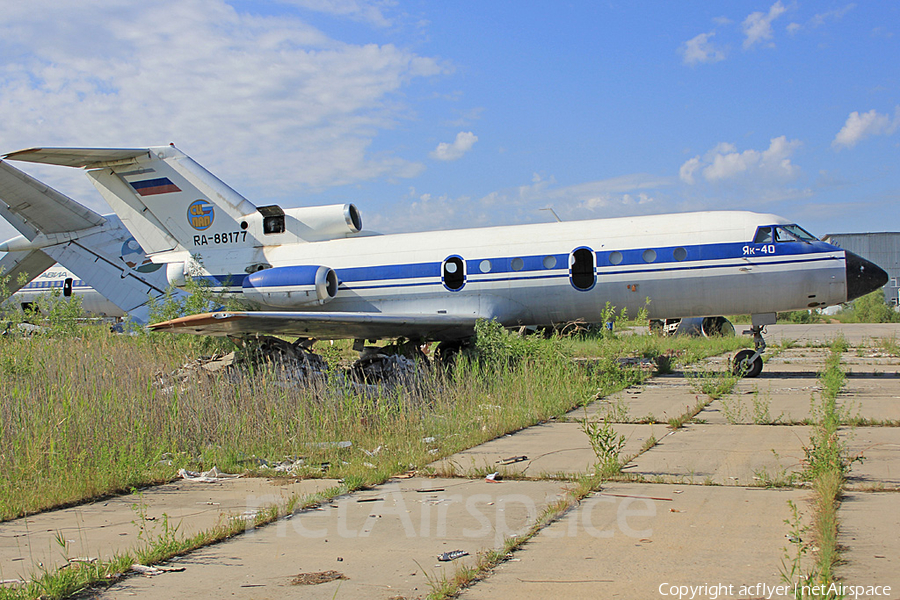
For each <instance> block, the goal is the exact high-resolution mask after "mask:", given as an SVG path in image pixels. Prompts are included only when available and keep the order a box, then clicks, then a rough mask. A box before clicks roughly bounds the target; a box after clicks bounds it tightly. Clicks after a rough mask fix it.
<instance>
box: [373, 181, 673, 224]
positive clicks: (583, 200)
mask: <svg viewBox="0 0 900 600" xmlns="http://www.w3.org/2000/svg"><path fill="white" fill-rule="evenodd" d="M673 183H675V182H674V181H673V180H672V179H670V178H660V177H655V176H653V175H647V174H643V173H638V174H634V175H626V176H622V177H615V178H612V179H605V180H599V181H588V182H585V183H579V184H574V185H568V186H560V185H558V182H557V181H556V178H555V177H553V176H552V175H547V176H544V175H537V174H533V175H532V176H531V180H530V182H529V183H528V184H524V185H520V186H517V187H513V188H509V189H503V190H497V191H494V192H491V193H489V194H486V195H484V196H481V197H480V198H479V197H471V196H458V197H452V196H449V195H447V194H437V193H435V194H431V193H422V192H420V191H417V190H415V189H413V188H410V190H409V194H408V195H407V196H406V198H405V199H404V202H403V203H398V204H397V205H395V206H393V207H391V208H389V209H388V210H387V211H384V212H382V213H380V214H376V215H373V216H372V217H371V218H370V217H367V219H368V223H369V225H368V227H371V228H372V229H374V230H378V231H385V232H388V231H424V230H435V229H453V228H463V227H484V226H492V225H513V224H519V223H538V222H547V221H548V219H550V218H551V217H550V215H548V214H547V213H546V212H544V209H546V208H547V207H548V206H550V207H552V208H553V210H554V212H556V214H557V215H558V216H559V217H560V218H561V219H562V220H564V221H572V220H576V219H590V218H603V217H621V216H628V215H635V214H650V213H653V212H660V211H664V210H667V209H670V208H671V205H670V204H667V203H666V201H665V200H663V201H660V198H659V193H660V191H661V190H662V189H664V188H666V187H670V186H671V185H672V184H673ZM498 207H502V209H503V210H498Z"/></svg>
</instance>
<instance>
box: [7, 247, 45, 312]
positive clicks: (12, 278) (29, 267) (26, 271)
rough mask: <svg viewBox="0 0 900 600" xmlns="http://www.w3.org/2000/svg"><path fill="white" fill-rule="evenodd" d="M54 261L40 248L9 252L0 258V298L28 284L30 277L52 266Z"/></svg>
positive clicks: (32, 277)
mask: <svg viewBox="0 0 900 600" xmlns="http://www.w3.org/2000/svg"><path fill="white" fill-rule="evenodd" d="M54 264H56V261H55V260H54V259H53V258H51V257H50V256H47V255H46V254H44V253H43V252H41V251H40V250H31V251H30V252H9V253H7V254H6V256H4V257H3V258H2V259H0V281H5V285H0V294H2V297H0V300H5V299H6V297H7V296H8V295H10V294H14V293H16V292H18V291H19V290H20V289H22V288H23V287H24V286H26V285H27V284H29V283H30V282H31V280H32V279H34V278H35V277H37V276H38V275H40V274H41V273H43V272H44V271H46V270H47V269H49V268H50V267H52V266H53V265H54Z"/></svg>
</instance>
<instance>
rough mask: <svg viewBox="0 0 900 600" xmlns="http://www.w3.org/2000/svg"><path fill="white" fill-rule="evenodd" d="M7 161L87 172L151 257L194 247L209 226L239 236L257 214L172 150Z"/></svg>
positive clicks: (73, 152) (57, 151)
mask: <svg viewBox="0 0 900 600" xmlns="http://www.w3.org/2000/svg"><path fill="white" fill-rule="evenodd" d="M7 158H9V159H13V160H23V161H29V162H40V163H48V164H56V165H65V166H75V167H83V168H86V169H88V176H89V177H90V178H91V180H92V182H93V183H94V185H95V186H96V187H97V189H98V190H100V193H101V194H103V197H104V198H105V199H106V201H107V202H108V203H109V205H110V206H111V207H112V209H113V210H114V211H115V212H116V214H118V215H119V216H120V217H121V219H122V221H123V223H124V224H125V226H126V227H127V228H128V229H129V230H130V231H131V232H132V233H134V236H135V238H136V239H137V241H138V242H139V243H140V245H141V246H142V247H143V248H144V249H145V250H146V251H147V253H148V254H150V255H155V254H159V253H164V252H172V251H185V250H187V249H189V248H193V247H194V246H195V244H194V243H192V240H193V239H194V238H195V236H196V235H197V234H198V232H203V231H205V230H207V229H209V228H210V227H211V226H212V225H213V222H215V223H216V226H217V227H216V229H221V226H222V225H226V229H227V230H233V231H241V230H242V228H241V225H240V224H241V222H242V221H243V220H244V217H246V216H248V215H250V214H253V213H256V212H257V209H256V206H254V205H253V204H252V203H251V202H250V201H249V200H247V199H246V198H244V197H243V196H241V195H240V194H238V193H237V192H236V191H234V190H233V189H231V188H230V187H228V186H227V185H226V184H225V183H224V182H222V181H221V180H220V179H218V178H217V177H216V176H215V175H213V174H212V173H210V172H209V171H207V170H206V169H204V168H203V167H202V166H200V165H199V164H197V163H196V162H195V161H194V160H193V159H191V158H190V157H189V156H187V155H186V154H184V153H183V152H181V151H180V150H178V149H177V148H175V146H158V147H153V148H143V149H91V148H33V149H30V150H22V151H19V152H14V153H12V154H8V155H7ZM244 228H246V225H245V227H244ZM244 237H246V236H244Z"/></svg>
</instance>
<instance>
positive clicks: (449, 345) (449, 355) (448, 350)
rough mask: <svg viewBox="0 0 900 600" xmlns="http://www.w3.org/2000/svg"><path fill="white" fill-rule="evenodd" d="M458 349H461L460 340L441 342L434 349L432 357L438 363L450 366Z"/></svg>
mask: <svg viewBox="0 0 900 600" xmlns="http://www.w3.org/2000/svg"><path fill="white" fill-rule="evenodd" d="M460 350H462V343H460V342H441V343H440V344H438V347H437V348H436V349H435V351H434V357H435V359H436V360H437V362H438V364H441V365H445V366H450V365H452V364H453V363H454V362H456V356H457V355H458V354H459V352H460Z"/></svg>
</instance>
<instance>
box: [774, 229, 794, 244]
mask: <svg viewBox="0 0 900 600" xmlns="http://www.w3.org/2000/svg"><path fill="white" fill-rule="evenodd" d="M775 241H776V242H797V241H799V240H798V239H797V238H795V237H794V236H793V235H791V233H790V232H789V231H788V230H787V229H785V228H784V227H776V228H775Z"/></svg>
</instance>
